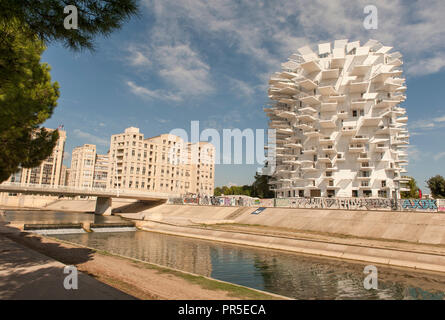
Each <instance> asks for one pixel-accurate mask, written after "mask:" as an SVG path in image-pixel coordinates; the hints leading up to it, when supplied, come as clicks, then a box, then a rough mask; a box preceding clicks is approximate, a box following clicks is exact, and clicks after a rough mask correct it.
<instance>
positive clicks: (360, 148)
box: [348, 143, 365, 153]
mask: <svg viewBox="0 0 445 320" xmlns="http://www.w3.org/2000/svg"><path fill="white" fill-rule="evenodd" d="M348 151H349V152H351V153H360V152H365V145H364V144H361V143H351V144H349V149H348Z"/></svg>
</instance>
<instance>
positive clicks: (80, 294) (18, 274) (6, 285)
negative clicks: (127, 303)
mask: <svg viewBox="0 0 445 320" xmlns="http://www.w3.org/2000/svg"><path fill="white" fill-rule="evenodd" d="M8 232H10V231H9V230H8V228H5V227H4V226H0V300H36V299H39V300H93V299H94V300H105V299H107V300H116V299H119V300H131V299H135V298H134V297H132V296H130V295H128V294H126V293H124V292H122V291H119V290H117V289H115V288H113V287H111V286H109V285H106V284H104V283H102V282H100V281H98V280H96V279H94V278H93V277H90V276H88V275H86V274H83V273H81V272H78V289H77V290H67V289H65V288H64V286H63V283H64V279H65V277H66V276H68V275H69V274H64V272H63V271H64V268H65V266H66V265H65V264H63V263H61V262H58V261H56V260H54V259H51V258H49V257H47V256H45V255H43V254H41V253H39V252H37V251H34V250H32V249H29V248H27V247H25V246H23V245H21V244H19V243H17V242H15V241H13V240H11V239H9V238H8V237H7V234H8ZM78 250H81V249H78Z"/></svg>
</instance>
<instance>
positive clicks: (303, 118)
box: [296, 114, 317, 122]
mask: <svg viewBox="0 0 445 320" xmlns="http://www.w3.org/2000/svg"><path fill="white" fill-rule="evenodd" d="M296 119H297V120H298V121H303V122H314V121H316V120H317V118H315V117H313V116H311V115H309V114H299V115H297V116H296Z"/></svg>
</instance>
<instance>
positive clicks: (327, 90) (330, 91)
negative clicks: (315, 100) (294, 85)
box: [318, 86, 338, 96]
mask: <svg viewBox="0 0 445 320" xmlns="http://www.w3.org/2000/svg"><path fill="white" fill-rule="evenodd" d="M318 92H320V94H321V95H322V96H330V95H338V92H337V91H336V90H335V89H334V87H333V86H325V87H319V88H318Z"/></svg>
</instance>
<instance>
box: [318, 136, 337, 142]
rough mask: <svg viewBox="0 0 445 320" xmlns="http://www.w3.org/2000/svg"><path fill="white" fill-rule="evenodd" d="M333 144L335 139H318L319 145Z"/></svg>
mask: <svg viewBox="0 0 445 320" xmlns="http://www.w3.org/2000/svg"><path fill="white" fill-rule="evenodd" d="M332 143H335V139H333V138H331V137H320V144H332Z"/></svg>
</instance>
